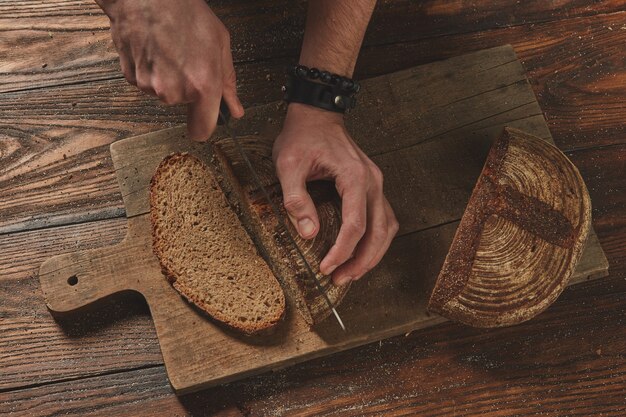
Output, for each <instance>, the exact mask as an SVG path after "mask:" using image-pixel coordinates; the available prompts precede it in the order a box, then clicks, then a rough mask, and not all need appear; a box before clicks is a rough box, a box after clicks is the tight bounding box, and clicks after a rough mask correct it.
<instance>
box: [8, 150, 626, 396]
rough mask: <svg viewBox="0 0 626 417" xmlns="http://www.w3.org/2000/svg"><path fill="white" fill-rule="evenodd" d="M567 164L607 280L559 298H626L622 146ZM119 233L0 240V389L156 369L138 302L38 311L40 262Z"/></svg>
mask: <svg viewBox="0 0 626 417" xmlns="http://www.w3.org/2000/svg"><path fill="white" fill-rule="evenodd" d="M569 157H570V158H571V159H572V160H573V162H574V163H575V164H576V165H577V166H578V167H579V169H580V171H581V174H582V175H583V177H584V178H585V180H586V183H587V186H588V189H589V192H590V193H591V198H592V201H593V210H594V211H593V218H594V226H595V229H596V231H597V232H598V235H599V237H600V239H601V243H602V247H603V249H604V250H605V252H606V254H607V257H608V259H609V262H610V265H611V271H612V274H611V276H612V277H613V278H611V279H608V280H607V279H603V280H597V281H589V282H587V283H586V284H584V285H582V287H581V286H575V287H574V289H573V290H572V289H566V290H565V292H564V293H563V294H562V295H561V298H563V299H566V300H570V299H572V297H575V296H576V294H578V298H576V300H578V301H577V302H581V301H580V300H581V298H580V297H582V296H581V294H585V296H587V295H588V296H594V297H602V296H605V295H608V294H615V293H622V292H626V280H625V279H624V275H623V274H624V272H620V271H625V270H626V217H625V216H624V212H625V210H624V207H626V175H622V174H624V169H625V164H624V161H626V146H623V145H622V146H615V147H608V148H600V149H590V150H581V151H575V152H571V153H570V154H569ZM126 231H127V227H126V220H125V219H116V220H104V221H94V222H89V223H84V224H79V225H69V226H63V227H54V228H49V229H45V230H36V231H27V232H20V233H14V234H9V235H4V236H0V298H1V299H2V300H3V301H2V312H1V319H0V322H1V323H2V325H1V326H0V327H1V328H2V337H1V338H0V345H1V346H0V367H1V368H2V370H3V372H2V378H1V380H2V385H1V386H0V390H2V389H11V388H17V387H23V386H27V385H30V384H32V382H33V381H32V378H33V375H36V376H37V380H38V381H39V382H40V383H45V382H50V381H56V380H62V379H68V378H77V377H84V376H94V375H98V374H102V373H108V372H111V371H113V372H115V371H120V370H123V369H127V368H135V367H141V366H144V365H154V364H158V363H162V357H161V353H160V350H159V347H158V342H157V340H156V334H155V332H154V326H153V324H152V320H151V318H150V316H149V315H148V309H147V307H146V306H145V304H144V303H143V302H142V301H141V300H139V299H138V298H136V297H130V298H128V297H122V298H119V296H116V297H114V298H113V299H111V301H109V302H108V303H105V304H104V305H103V306H102V307H101V308H100V309H98V310H94V311H92V312H89V314H87V315H85V316H84V317H81V318H80V319H77V318H76V316H74V318H72V320H64V321H62V323H61V324H62V326H60V325H59V324H58V323H57V322H55V321H54V320H53V318H52V317H51V315H50V313H49V311H48V310H47V309H46V308H45V304H44V302H43V295H42V294H41V290H40V288H39V283H38V278H37V270H38V268H39V266H40V264H41V262H43V261H44V260H45V259H46V258H48V257H50V256H54V255H57V254H61V253H64V252H69V251H75V250H79V249H90V248H96V247H99V246H101V245H107V244H114V243H116V242H119V241H121V240H122V239H123V238H124V236H125V233H126ZM426 254H428V252H426V253H425V255H426ZM444 256H445V254H444ZM594 257H595V255H594ZM419 259H421V258H418V261H417V262H420V260H419ZM441 261H443V257H442V258H441ZM437 272H438V270H435V271H433V273H435V274H436V273H437ZM579 288H582V290H581V289H579ZM557 305H558V302H557ZM553 308H554V307H553ZM549 314H551V309H548V311H547V312H546V313H544V314H543V315H542V316H540V317H539V318H537V324H536V325H533V323H535V321H536V320H533V321H531V322H529V323H528V324H525V325H524V329H527V330H523V332H534V331H536V330H535V329H541V324H540V323H541V317H544V316H545V315H549ZM576 325H577V324H576V321H574V320H569V319H566V320H564V322H563V326H564V328H570V327H575V326H576ZM535 326H536V327H535ZM455 328H456V327H455ZM417 333H418V334H421V332H417ZM51 340H52V341H54V342H51ZM424 340H426V339H424ZM24 346H31V347H32V346H37V348H32V350H31V351H30V352H29V354H28V355H24V354H18V353H19V352H22V351H23V349H24ZM111 352H120V354H119V355H118V354H115V355H111V354H110V353H111ZM355 355H356V353H355ZM297 372H298V371H294V373H297ZM294 375H295V374H294Z"/></svg>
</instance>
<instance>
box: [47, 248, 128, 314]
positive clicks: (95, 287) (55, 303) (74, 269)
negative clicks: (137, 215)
mask: <svg viewBox="0 0 626 417" xmlns="http://www.w3.org/2000/svg"><path fill="white" fill-rule="evenodd" d="M128 249H129V248H128V245H127V243H126V240H124V241H122V242H121V243H119V244H117V245H114V246H108V247H104V248H98V249H90V250H85V251H79V252H73V253H67V254H64V255H59V256H55V257H52V258H50V259H48V260H46V261H45V262H44V263H43V264H42V265H41V268H40V269H39V281H40V283H41V289H42V291H43V294H44V297H45V300H46V304H47V306H48V308H49V309H50V310H51V311H53V312H57V313H67V312H71V311H74V310H77V309H79V308H81V307H84V306H86V305H87V304H91V303H93V302H96V301H99V300H101V299H103V298H105V297H107V296H109V295H111V294H115V293H117V292H120V291H124V290H134V288H129V282H131V281H130V280H129V278H131V277H128V276H126V274H124V275H125V276H124V277H120V276H119V275H120V273H119V271H120V270H122V271H123V270H124V269H120V266H121V265H119V263H120V254H121V253H122V254H123V253H127V252H129V250H128ZM121 267H122V268H123V266H121ZM131 273H132V272H131Z"/></svg>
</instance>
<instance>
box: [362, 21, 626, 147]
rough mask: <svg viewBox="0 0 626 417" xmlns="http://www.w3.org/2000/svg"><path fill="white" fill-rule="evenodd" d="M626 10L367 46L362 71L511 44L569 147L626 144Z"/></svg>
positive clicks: (550, 121) (561, 143)
mask: <svg viewBox="0 0 626 417" xmlns="http://www.w3.org/2000/svg"><path fill="white" fill-rule="evenodd" d="M625 16H626V13H625V12H620V13H614V14H610V15H601V16H595V17H589V18H577V19H565V20H561V21H559V22H554V23H545V24H534V25H520V26H515V27H512V28H508V29H496V30H487V31H483V32H474V33H467V34H458V35H450V36H443V37H436V38H432V39H423V40H419V41H416V42H407V43H402V44H397V45H394V46H393V49H392V48H391V47H388V49H387V50H383V49H379V48H365V49H364V50H363V51H362V53H361V55H360V58H359V62H358V63H357V74H363V75H365V74H367V75H368V76H371V75H376V74H382V73H387V72H389V71H390V69H391V70H398V69H402V68H406V67H408V66H412V65H419V64H421V63H424V62H431V61H433V60H437V59H442V58H447V57H451V56H455V55H457V54H458V51H459V49H460V48H461V49H462V50H464V51H472V50H478V49H484V48H488V47H491V46H495V45H499V44H503V43H510V44H511V45H513V46H514V48H515V51H516V52H517V55H518V57H519V58H520V60H521V61H522V64H523V65H524V68H525V69H526V71H527V75H528V78H529V80H530V82H531V84H532V85H533V88H534V90H535V93H536V95H537V99H538V101H539V104H540V105H541V108H542V109H543V111H544V114H545V115H546V117H547V119H548V124H549V127H550V131H551V132H552V135H553V136H554V139H555V141H556V143H557V145H559V146H560V147H561V148H564V149H575V148H585V147H592V146H598V145H607V144H611V143H624V141H625V139H624V138H626V135H624V133H625V132H626V126H625V125H624V124H623V123H621V122H620V120H623V119H624V114H623V111H624V110H623V109H624V108H626V90H624V88H623V86H624V82H623V80H624V79H625V77H626V54H624V52H623V51H622V50H621V49H620V48H619V47H618V45H622V44H623V43H624V42H626V30H625V29H623V28H624V23H623V22H624V18H625Z"/></svg>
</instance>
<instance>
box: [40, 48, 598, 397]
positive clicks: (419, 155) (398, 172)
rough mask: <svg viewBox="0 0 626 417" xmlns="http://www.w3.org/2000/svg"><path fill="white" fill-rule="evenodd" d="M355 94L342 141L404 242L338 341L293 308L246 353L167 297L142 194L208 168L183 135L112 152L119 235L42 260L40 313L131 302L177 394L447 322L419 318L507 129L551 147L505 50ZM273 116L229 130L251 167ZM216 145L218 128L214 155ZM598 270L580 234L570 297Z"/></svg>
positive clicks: (248, 342) (358, 293)
mask: <svg viewBox="0 0 626 417" xmlns="http://www.w3.org/2000/svg"><path fill="white" fill-rule="evenodd" d="M362 84H363V88H362V92H361V94H360V96H359V105H358V107H357V109H356V110H355V111H354V112H352V114H350V115H349V117H348V128H349V130H350V132H351V133H352V134H353V136H354V138H355V140H356V141H357V142H358V143H359V145H360V146H361V147H362V149H363V150H364V151H365V152H366V153H367V154H368V155H369V156H370V157H371V158H372V159H373V160H374V162H376V163H377V164H378V166H379V167H380V168H381V169H382V171H383V173H384V175H385V184H386V185H385V187H386V193H387V195H388V198H389V200H390V203H391V204H392V206H393V207H394V209H395V212H396V215H397V217H398V220H399V222H400V224H401V228H400V231H399V233H398V236H397V237H396V239H395V240H394V242H393V244H392V245H391V248H390V249H389V252H388V253H387V255H386V256H385V258H384V259H383V261H382V262H381V263H380V265H379V266H378V267H376V268H375V269H374V270H373V271H372V272H370V273H369V274H368V275H367V276H366V277H365V278H363V279H362V280H360V281H358V282H356V283H355V284H354V285H353V287H352V288H351V290H350V292H349V293H348V295H347V296H346V298H345V300H344V302H343V303H342V304H341V306H340V307H339V312H340V314H341V316H342V318H343V320H344V322H345V323H346V326H347V327H348V332H347V333H343V332H342V331H341V330H340V329H339V327H338V326H337V324H336V323H335V322H334V321H333V320H332V319H328V320H326V321H324V322H323V323H321V324H320V325H318V326H317V327H316V328H315V329H314V330H310V329H309V328H308V327H307V326H306V324H305V323H304V321H303V320H302V319H301V318H300V317H299V316H298V315H297V314H295V313H294V309H293V308H290V309H289V313H288V314H287V317H286V321H285V322H284V323H283V324H282V325H281V327H280V328H279V329H278V331H277V333H276V334H274V335H273V336H271V337H258V338H255V339H244V338H242V337H240V336H238V335H236V334H234V333H231V332H229V331H225V330H223V329H221V328H219V327H216V325H214V324H213V323H212V322H211V321H209V320H207V319H206V318H205V317H204V316H203V315H202V314H201V313H198V312H197V310H196V309H194V308H192V307H191V306H190V305H189V304H188V303H187V302H185V301H184V300H183V299H182V298H181V297H180V296H179V294H178V293H177V292H176V291H175V290H174V289H172V288H171V287H170V285H169V284H168V283H167V281H166V279H165V278H164V277H163V275H162V274H161V270H160V267H159V264H158V261H157V260H156V258H155V256H154V255H153V253H152V247H151V236H150V223H149V216H148V215H147V213H148V212H149V202H148V184H149V181H150V178H151V177H152V175H153V173H154V170H155V168H156V167H157V165H158V164H159V162H160V161H161V160H162V159H163V157H165V156H166V155H168V154H170V153H172V152H178V151H187V152H191V153H193V154H194V155H196V156H198V157H199V158H201V159H204V160H206V158H207V157H208V152H207V147H206V145H200V144H194V143H192V142H191V141H189V140H188V139H186V138H185V137H184V128H183V127H180V128H173V129H168V130H164V131H159V132H154V133H150V134H147V135H143V136H139V137H134V138H130V139H126V140H122V141H119V142H116V143H114V144H112V145H111V155H112V158H113V163H114V167H115V170H116V173H117V177H118V180H119V185H120V189H121V192H122V195H123V198H124V203H125V206H126V215H127V217H128V234H127V236H126V238H125V239H124V240H123V241H122V242H121V243H119V244H117V245H115V246H111V247H104V248H100V249H95V250H88V251H83V252H75V253H70V254H65V255H61V256H56V257H54V258H51V259H49V260H47V261H46V262H45V263H44V264H43V265H42V267H41V270H40V281H41V287H42V290H43V292H44V295H45V298H46V302H47V305H48V307H49V309H50V310H51V311H52V312H54V313H71V312H75V311H78V310H80V309H81V308H83V307H85V306H88V305H89V304H92V303H95V302H97V301H98V300H101V299H103V298H105V297H107V296H109V295H111V294H115V293H119V292H122V291H137V292H139V293H141V294H142V295H143V296H144V297H145V298H146V300H147V303H148V305H149V307H150V311H151V314H152V317H153V320H154V324H155V327H156V331H157V335H158V338H159V343H160V346H161V352H162V353H163V359H164V362H165V366H166V368H167V373H168V376H169V378H170V382H171V384H172V386H173V388H174V390H175V391H176V392H177V393H179V394H180V393H186V392H190V391H193V390H198V389H201V388H204V387H208V386H211V385H215V384H220V383H224V382H227V381H232V380H235V379H238V378H242V377H245V376H248V375H252V374H256V373H260V372H263V371H266V370H270V369H277V368H280V367H284V366H287V365H290V364H294V363H297V362H300V361H304V360H307V359H311V358H314V357H319V356H322V355H327V354H330V353H333V352H337V351H341V350H345V349H349V348H351V347H354V346H358V345H362V344H365V343H369V342H372V341H376V340H380V339H383V338H387V337H390V336H394V335H398V334H402V333H406V332H409V331H412V330H416V329H420V328H423V327H427V326H431V325H434V324H437V323H441V322H442V321H444V319H443V318H441V317H438V316H435V315H430V314H428V313H427V312H426V304H427V302H428V297H429V295H430V292H431V290H432V288H433V285H434V280H435V278H436V277H437V274H438V272H439V270H440V268H441V265H442V264H443V260H444V258H445V255H446V253H447V251H448V248H449V246H450V243H451V241H452V238H453V235H454V232H455V229H456V227H457V225H458V221H459V219H460V218H461V216H462V214H463V211H464V208H465V205H466V204H467V201H468V199H469V196H470V194H471V191H472V188H473V186H474V184H475V182H476V180H477V178H478V176H479V174H480V172H481V168H482V166H483V163H484V161H485V158H486V155H487V152H488V150H489V147H490V144H491V143H492V142H493V140H494V139H495V138H496V137H497V135H498V134H499V133H500V132H501V131H502V129H503V127H504V126H512V127H516V128H519V129H521V130H525V131H527V132H528V133H531V134H533V135H535V136H539V137H541V138H543V139H545V140H548V141H551V140H552V139H551V136H550V132H549V131H548V127H547V125H546V123H545V121H544V119H543V115H542V112H541V109H540V108H539V105H538V104H537V101H536V99H535V97H534V95H533V91H532V89H531V87H530V85H529V83H528V81H527V79H526V77H525V74H524V71H523V68H522V66H521V64H520V62H519V61H518V60H517V58H516V56H515V53H514V52H513V49H512V48H511V47H510V46H503V47H498V48H493V49H488V50H484V51H480V52H476V53H472V54H468V55H465V56H462V57H457V58H452V59H449V60H447V61H441V62H436V63H432V64H428V65H424V66H419V67H415V68H411V69H408V70H404V71H400V72H397V73H394V74H389V75H384V76H380V77H376V78H373V79H369V80H366V81H364V82H363V83H362ZM284 111H285V108H284V106H283V105H282V104H279V103H273V104H268V105H265V106H261V107H257V108H254V109H250V110H248V112H247V115H246V117H245V120H242V121H238V122H235V123H234V124H233V126H234V127H235V129H236V130H237V132H238V133H239V134H240V135H241V136H242V137H244V138H245V142H246V147H248V149H249V151H250V152H251V153H253V155H254V159H255V160H257V163H258V164H260V165H264V166H267V165H268V163H269V161H271V160H270V154H269V152H270V145H271V141H272V140H273V138H274V137H276V135H277V133H278V132H279V130H280V121H281V120H282V117H283V114H284ZM225 137H226V132H225V131H223V130H221V129H219V128H218V131H217V132H216V134H215V135H214V137H213V138H212V141H218V140H222V139H224V138H225ZM607 269H608V264H607V261H606V258H605V256H604V253H603V252H602V249H601V247H600V245H599V243H598V240H597V238H596V235H595V233H593V232H591V233H590V237H589V239H588V241H587V244H586V248H585V251H584V254H583V256H582V260H581V261H580V262H579V264H578V267H577V269H576V272H575V273H574V276H573V278H572V281H571V283H577V282H581V281H584V280H587V279H592V278H598V277H602V276H606V275H607Z"/></svg>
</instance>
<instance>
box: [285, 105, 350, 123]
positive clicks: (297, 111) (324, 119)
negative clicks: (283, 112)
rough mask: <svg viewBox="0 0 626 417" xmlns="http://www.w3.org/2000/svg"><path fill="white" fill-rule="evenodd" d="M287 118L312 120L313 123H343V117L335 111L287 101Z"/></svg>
mask: <svg viewBox="0 0 626 417" xmlns="http://www.w3.org/2000/svg"><path fill="white" fill-rule="evenodd" d="M287 119H289V120H291V119H297V120H299V121H305V122H310V121H314V122H315V124H319V123H326V124H329V125H333V124H340V125H343V124H344V118H343V114H342V113H336V112H332V111H328V110H324V109H320V108H318V107H314V106H310V105H308V104H302V103H295V102H294V103H289V105H288V106H287Z"/></svg>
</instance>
